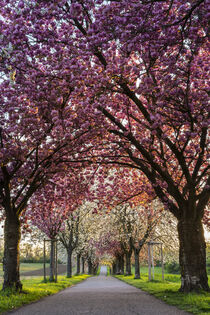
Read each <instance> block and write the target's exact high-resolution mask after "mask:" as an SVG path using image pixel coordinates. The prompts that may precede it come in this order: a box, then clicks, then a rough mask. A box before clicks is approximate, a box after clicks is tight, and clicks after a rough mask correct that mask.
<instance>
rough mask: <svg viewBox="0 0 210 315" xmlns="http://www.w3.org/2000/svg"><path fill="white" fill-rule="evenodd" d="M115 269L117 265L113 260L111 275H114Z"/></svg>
mask: <svg viewBox="0 0 210 315" xmlns="http://www.w3.org/2000/svg"><path fill="white" fill-rule="evenodd" d="M116 269H117V265H116V263H115V262H114V263H113V264H112V274H113V275H116V271H117V270H116Z"/></svg>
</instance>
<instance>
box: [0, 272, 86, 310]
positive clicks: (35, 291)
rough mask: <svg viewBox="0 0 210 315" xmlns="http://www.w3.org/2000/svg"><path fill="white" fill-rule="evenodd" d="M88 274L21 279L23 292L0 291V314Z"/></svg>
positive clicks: (50, 293) (36, 299)
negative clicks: (49, 279) (49, 280)
mask: <svg viewBox="0 0 210 315" xmlns="http://www.w3.org/2000/svg"><path fill="white" fill-rule="evenodd" d="M88 277H90V276H89V275H79V276H73V277H72V278H66V277H65V276H58V282H57V283H54V282H47V283H44V282H43V278H40V277H39V278H33V279H30V280H22V283H23V289H24V293H11V291H10V292H9V291H5V292H3V291H1V292H0V314H2V313H3V312H5V311H9V310H14V309H16V308H18V307H20V306H23V305H25V304H29V303H31V302H34V301H38V300H40V299H41V298H43V297H45V296H48V295H52V294H55V293H57V292H59V291H61V290H63V289H65V288H67V287H71V286H72V285H75V284H77V283H79V282H81V281H83V280H85V279H87V278H88Z"/></svg>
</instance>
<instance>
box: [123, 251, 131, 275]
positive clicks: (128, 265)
mask: <svg viewBox="0 0 210 315" xmlns="http://www.w3.org/2000/svg"><path fill="white" fill-rule="evenodd" d="M131 255H132V251H128V252H127V253H126V254H125V259H126V272H125V274H126V276H129V275H131Z"/></svg>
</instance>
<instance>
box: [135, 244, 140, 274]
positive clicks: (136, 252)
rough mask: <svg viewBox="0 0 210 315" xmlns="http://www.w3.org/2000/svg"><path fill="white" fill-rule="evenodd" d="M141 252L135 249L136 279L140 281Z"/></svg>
mask: <svg viewBox="0 0 210 315" xmlns="http://www.w3.org/2000/svg"><path fill="white" fill-rule="evenodd" d="M139 252H140V249H139V248H138V249H137V248H134V257H135V279H140V263H139Z"/></svg>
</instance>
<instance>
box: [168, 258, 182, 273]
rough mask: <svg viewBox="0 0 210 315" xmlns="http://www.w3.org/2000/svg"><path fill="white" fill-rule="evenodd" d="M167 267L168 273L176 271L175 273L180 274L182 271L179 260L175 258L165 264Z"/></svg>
mask: <svg viewBox="0 0 210 315" xmlns="http://www.w3.org/2000/svg"><path fill="white" fill-rule="evenodd" d="M165 269H166V271H167V272H168V273H173V274H174V273H175V274H179V273H180V266H179V264H178V262H176V261H175V260H174V261H172V262H170V263H166V264H165Z"/></svg>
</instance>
